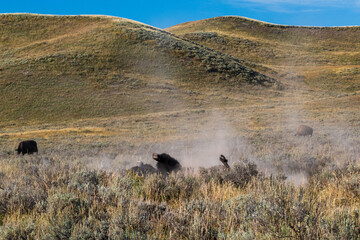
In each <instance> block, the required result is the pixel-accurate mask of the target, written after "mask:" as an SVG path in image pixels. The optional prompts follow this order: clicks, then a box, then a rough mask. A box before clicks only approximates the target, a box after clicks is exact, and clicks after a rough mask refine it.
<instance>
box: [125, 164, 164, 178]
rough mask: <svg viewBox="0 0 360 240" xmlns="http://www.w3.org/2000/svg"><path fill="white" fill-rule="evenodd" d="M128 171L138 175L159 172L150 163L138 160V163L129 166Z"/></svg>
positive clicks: (143, 175)
mask: <svg viewBox="0 0 360 240" xmlns="http://www.w3.org/2000/svg"><path fill="white" fill-rule="evenodd" d="M130 171H131V172H133V173H135V174H137V175H139V176H140V177H145V176H147V175H150V174H154V173H159V171H158V170H157V169H156V168H154V167H153V166H151V165H150V164H146V163H145V164H144V163H143V162H141V161H138V165H137V166H135V167H132V168H130Z"/></svg>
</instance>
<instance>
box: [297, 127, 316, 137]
mask: <svg viewBox="0 0 360 240" xmlns="http://www.w3.org/2000/svg"><path fill="white" fill-rule="evenodd" d="M312 134H313V129H312V128H311V127H309V126H306V125H300V126H299V127H298V129H297V132H296V133H295V136H308V135H310V136H312Z"/></svg>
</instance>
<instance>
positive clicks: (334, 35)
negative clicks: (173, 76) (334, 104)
mask: <svg viewBox="0 0 360 240" xmlns="http://www.w3.org/2000/svg"><path fill="white" fill-rule="evenodd" d="M167 30H168V31H170V32H172V33H174V34H177V35H179V36H181V37H183V38H186V39H189V40H192V41H195V42H197V43H200V44H203V45H205V46H208V47H211V48H213V49H216V50H218V51H221V52H224V53H227V54H230V55H232V56H234V57H236V58H241V59H244V60H247V61H250V62H256V63H258V64H262V65H266V66H267V67H269V68H271V69H273V70H275V71H277V72H279V73H280V74H283V76H286V75H298V76H301V77H303V78H304V79H305V81H306V82H307V83H308V84H309V85H310V86H312V87H315V88H320V89H326V90H327V91H334V92H336V91H340V92H342V91H345V92H353V91H358V90H360V87H359V84H358V82H357V79H358V78H359V71H358V67H359V65H360V42H359V41H358V39H359V37H360V27H296V26H284V25H276V24H270V23H264V22H260V21H256V20H251V19H247V18H242V17H217V18H211V19H206V20H201V21H195V22H188V23H183V24H179V25H177V26H173V27H170V28H168V29H167Z"/></svg>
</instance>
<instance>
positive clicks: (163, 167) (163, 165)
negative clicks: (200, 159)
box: [152, 153, 181, 174]
mask: <svg viewBox="0 0 360 240" xmlns="http://www.w3.org/2000/svg"><path fill="white" fill-rule="evenodd" d="M152 157H153V159H154V160H155V161H157V163H156V168H157V169H158V170H159V171H160V172H161V173H165V174H166V173H171V172H172V171H175V172H176V171H178V170H180V169H181V165H180V163H179V162H178V160H176V159H175V158H173V157H171V156H170V155H169V154H167V153H162V154H157V153H153V155H152Z"/></svg>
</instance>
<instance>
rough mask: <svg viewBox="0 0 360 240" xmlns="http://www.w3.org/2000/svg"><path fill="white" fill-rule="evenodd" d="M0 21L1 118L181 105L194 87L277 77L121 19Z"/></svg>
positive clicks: (190, 100)
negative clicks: (260, 72)
mask: <svg viewBox="0 0 360 240" xmlns="http://www.w3.org/2000/svg"><path fill="white" fill-rule="evenodd" d="M0 19H1V21H0V24H1V28H0V29H1V30H0V31H1V32H0V35H1V39H0V40H1V41H0V51H1V52H2V53H3V55H2V58H1V60H0V69H1V71H0V93H1V94H0V101H1V102H2V107H3V109H2V114H1V117H0V122H9V121H13V122H19V121H20V122H22V121H25V122H29V121H35V122H44V121H47V122H48V121H50V122H51V121H59V120H60V121H63V120H69V119H70V120H71V119H81V118H93V117H108V116H117V115H129V114H146V113H150V112H158V111H169V110H182V109H184V108H193V107H196V98H195V97H192V96H191V93H194V92H199V94H200V95H201V94H202V93H207V92H208V89H209V88H215V87H221V88H225V89H226V88H227V89H234V88H235V89H236V88H237V89H240V88H243V87H246V86H247V85H249V84H248V83H250V85H258V84H260V85H268V86H271V85H273V84H274V83H275V80H274V79H271V78H269V77H267V76H264V75H261V74H259V73H258V72H255V71H253V70H251V69H250V68H247V67H244V66H243V65H242V64H241V63H240V61H239V60H238V59H236V58H233V57H231V56H229V55H226V54H222V53H220V52H217V51H214V50H212V49H209V48H206V47H204V46H201V45H198V44H195V43H192V42H189V41H186V40H182V39H180V38H178V37H177V36H175V35H172V34H169V33H168V32H165V31H162V30H160V29H157V28H153V27H151V26H147V25H144V24H141V23H137V22H134V21H130V20H126V19H121V18H112V17H97V16H92V17H89V16H41V15H0ZM204 89H205V90H204ZM206 89H207V90H206ZM179 102H181V103H182V105H181V106H180V107H179ZM160 103H161V104H160Z"/></svg>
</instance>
